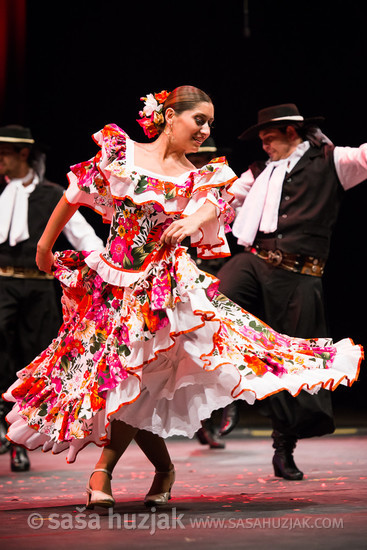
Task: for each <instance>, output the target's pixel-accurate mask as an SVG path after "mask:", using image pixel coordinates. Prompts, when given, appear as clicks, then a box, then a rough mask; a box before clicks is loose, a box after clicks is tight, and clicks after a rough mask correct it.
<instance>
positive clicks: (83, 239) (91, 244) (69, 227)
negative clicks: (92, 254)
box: [63, 211, 104, 250]
mask: <svg viewBox="0 0 367 550" xmlns="http://www.w3.org/2000/svg"><path fill="white" fill-rule="evenodd" d="M63 233H64V235H65V237H66V238H67V240H68V241H69V242H70V243H71V244H72V246H73V247H74V248H75V249H76V250H103V249H104V244H103V241H102V239H100V238H99V237H98V236H97V235H96V233H95V231H94V229H93V227H92V226H91V225H89V223H88V222H87V220H86V219H85V218H84V217H83V216H82V214H81V213H80V212H79V211H76V212H75V214H74V215H73V217H72V218H70V220H69V221H68V223H67V224H66V225H65V227H64V229H63Z"/></svg>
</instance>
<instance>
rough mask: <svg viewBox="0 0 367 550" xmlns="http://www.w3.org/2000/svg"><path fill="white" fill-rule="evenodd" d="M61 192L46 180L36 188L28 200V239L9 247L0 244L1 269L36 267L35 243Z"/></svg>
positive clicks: (1, 188)
mask: <svg viewBox="0 0 367 550" xmlns="http://www.w3.org/2000/svg"><path fill="white" fill-rule="evenodd" d="M3 190H4V186H1V187H0V192H2V191H3ZM63 192H64V189H63V188H62V187H61V185H58V184H56V183H51V182H49V181H47V180H43V181H41V182H40V183H39V184H38V185H37V186H36V188H35V190H34V191H33V192H32V193H31V194H30V195H29V199H28V230H29V239H27V240H26V241H23V242H21V243H18V244H16V245H15V246H10V245H9V241H5V242H4V243H3V244H0V266H1V267H5V266H12V267H32V268H35V267H37V266H36V261H35V258H36V250H37V243H38V241H39V239H40V237H41V235H42V233H43V230H44V229H45V227H46V224H47V222H48V220H49V217H50V216H51V214H52V211H53V209H54V208H55V206H56V204H57V203H58V202H59V200H60V198H61V197H62V194H63ZM0 223H1V220H0Z"/></svg>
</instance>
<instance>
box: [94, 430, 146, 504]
mask: <svg viewBox="0 0 367 550" xmlns="http://www.w3.org/2000/svg"><path fill="white" fill-rule="evenodd" d="M137 432H138V429H137V428H133V427H132V426H130V425H129V424H125V422H122V421H120V420H114V421H113V422H112V424H111V441H110V443H109V444H108V445H106V446H105V447H103V449H102V453H101V456H100V458H99V460H98V462H97V464H96V469H97V468H104V469H106V470H108V471H109V472H111V473H112V471H113V469H114V468H115V466H116V464H117V462H118V461H119V459H120V458H121V456H122V455H123V453H124V452H125V451H126V449H127V447H128V446H129V445H130V443H131V441H132V440H133V439H134V437H135V435H136V433H137ZM90 486H91V488H92V489H98V490H99V491H103V492H104V493H108V494H111V480H110V479H109V477H108V476H107V475H106V474H105V473H104V472H95V473H94V474H93V476H92V478H91V480H90Z"/></svg>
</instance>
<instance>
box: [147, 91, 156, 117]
mask: <svg viewBox="0 0 367 550" xmlns="http://www.w3.org/2000/svg"><path fill="white" fill-rule="evenodd" d="M157 107H158V101H157V100H156V99H155V97H154V95H153V94H148V95H147V97H146V100H145V105H144V114H145V116H150V115H151V114H152V113H153V112H154V111H156V110H157Z"/></svg>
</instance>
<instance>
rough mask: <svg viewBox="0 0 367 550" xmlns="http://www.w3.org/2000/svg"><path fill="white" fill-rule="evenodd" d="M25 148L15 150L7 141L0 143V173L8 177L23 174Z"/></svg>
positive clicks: (25, 156)
mask: <svg viewBox="0 0 367 550" xmlns="http://www.w3.org/2000/svg"><path fill="white" fill-rule="evenodd" d="M27 154H28V153H27V152H26V151H25V149H21V150H17V149H16V148H15V147H14V146H13V145H11V144H9V143H1V144H0V175H2V176H8V177H9V178H21V177H23V175H24V159H26V158H27Z"/></svg>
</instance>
